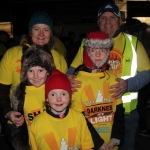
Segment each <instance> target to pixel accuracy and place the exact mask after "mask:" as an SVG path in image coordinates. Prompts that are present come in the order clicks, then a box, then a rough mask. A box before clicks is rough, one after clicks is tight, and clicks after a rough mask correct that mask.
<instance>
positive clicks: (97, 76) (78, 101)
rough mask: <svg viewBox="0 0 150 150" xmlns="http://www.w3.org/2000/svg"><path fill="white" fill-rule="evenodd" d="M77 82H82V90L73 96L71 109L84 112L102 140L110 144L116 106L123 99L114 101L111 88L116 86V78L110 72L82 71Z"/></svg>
mask: <svg viewBox="0 0 150 150" xmlns="http://www.w3.org/2000/svg"><path fill="white" fill-rule="evenodd" d="M76 79H77V80H79V81H81V82H82V84H81V88H79V89H78V92H74V93H73V95H72V105H71V107H72V108H73V109H75V110H77V111H80V112H83V111H84V114H85V116H86V117H87V118H88V120H89V121H90V122H91V123H92V124H93V126H94V127H95V129H96V130H97V132H98V133H99V135H100V136H101V138H102V139H103V140H104V141H105V142H106V143H109V142H110V138H111V131H112V126H113V121H114V114H115V111H116V105H118V104H121V103H122V100H121V99H117V100H116V99H112V98H111V94H110V93H109V87H110V86H111V85H113V84H116V81H115V79H116V76H115V75H114V74H112V73H110V72H109V71H105V72H104V73H103V72H101V73H87V72H84V71H80V72H79V73H78V75H77V78H76Z"/></svg>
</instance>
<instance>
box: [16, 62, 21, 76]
mask: <svg viewBox="0 0 150 150" xmlns="http://www.w3.org/2000/svg"><path fill="white" fill-rule="evenodd" d="M16 63H17V66H16V67H15V71H16V73H18V74H20V72H21V60H20V59H17V60H16Z"/></svg>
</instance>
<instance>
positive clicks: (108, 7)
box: [97, 3, 121, 18]
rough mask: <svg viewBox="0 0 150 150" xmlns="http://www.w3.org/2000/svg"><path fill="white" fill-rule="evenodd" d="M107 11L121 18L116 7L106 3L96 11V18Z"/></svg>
mask: <svg viewBox="0 0 150 150" xmlns="http://www.w3.org/2000/svg"><path fill="white" fill-rule="evenodd" d="M107 11H110V12H112V13H114V14H115V15H116V16H117V17H119V18H121V13H120V11H119V8H118V6H117V5H115V4H113V3H106V4H104V5H102V6H101V7H100V8H99V10H98V15H97V17H99V16H100V15H101V14H103V13H104V12H107Z"/></svg>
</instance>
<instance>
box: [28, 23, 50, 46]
mask: <svg viewBox="0 0 150 150" xmlns="http://www.w3.org/2000/svg"><path fill="white" fill-rule="evenodd" d="M50 36H51V30H50V27H49V26H48V25H45V24H36V25H34V26H33V27H32V30H31V38H32V41H33V43H34V44H38V45H41V46H43V45H45V44H47V43H48V42H49V40H50Z"/></svg>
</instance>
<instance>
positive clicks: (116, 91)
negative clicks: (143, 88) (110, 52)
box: [110, 78, 127, 99]
mask: <svg viewBox="0 0 150 150" xmlns="http://www.w3.org/2000/svg"><path fill="white" fill-rule="evenodd" d="M116 81H117V82H118V83H117V84H115V85H112V86H110V93H113V95H112V98H116V99H118V98H120V97H122V95H123V94H124V93H125V92H126V90H127V82H126V80H124V79H121V78H117V79H116Z"/></svg>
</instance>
